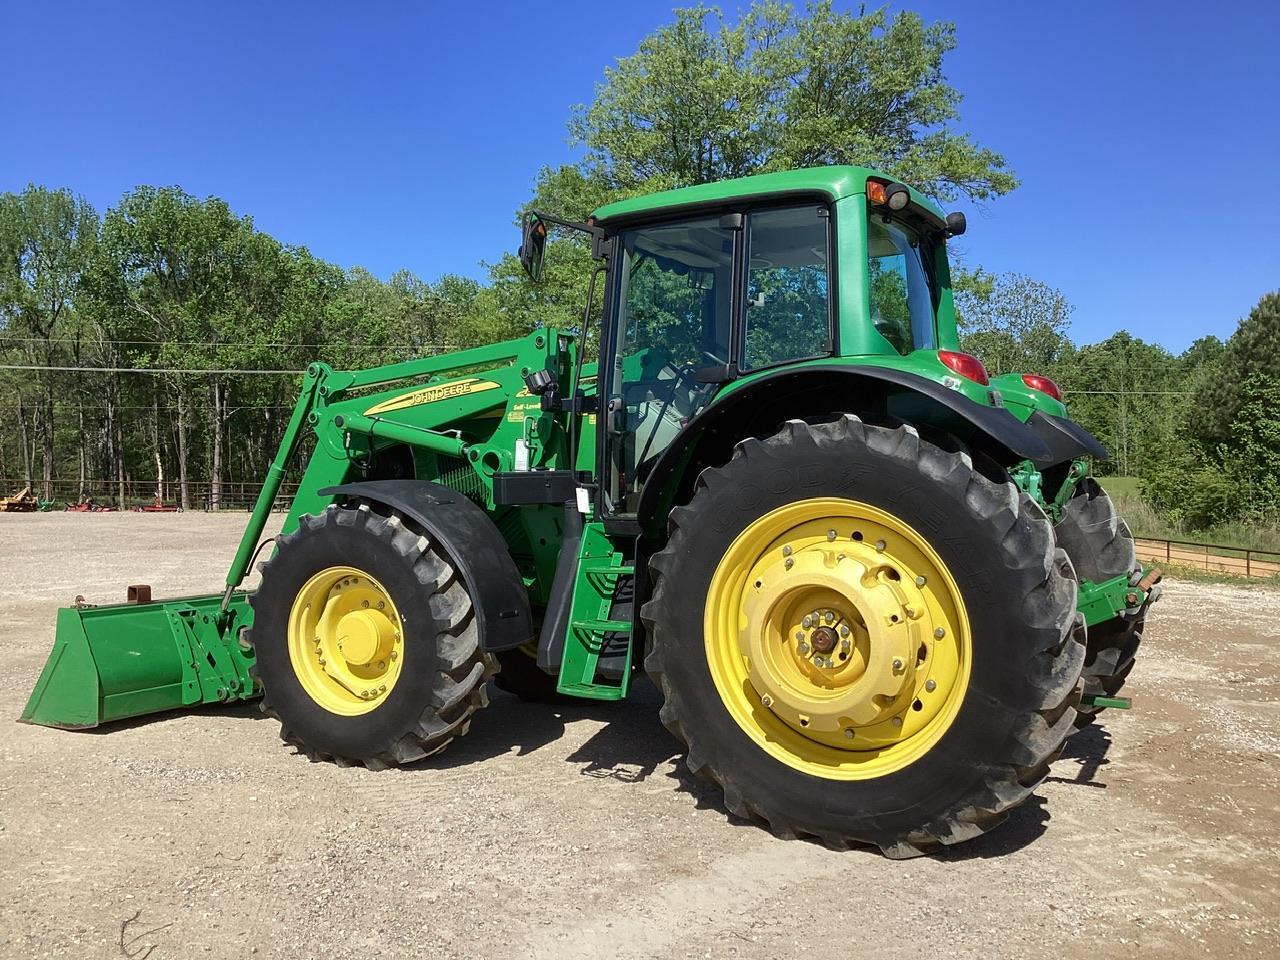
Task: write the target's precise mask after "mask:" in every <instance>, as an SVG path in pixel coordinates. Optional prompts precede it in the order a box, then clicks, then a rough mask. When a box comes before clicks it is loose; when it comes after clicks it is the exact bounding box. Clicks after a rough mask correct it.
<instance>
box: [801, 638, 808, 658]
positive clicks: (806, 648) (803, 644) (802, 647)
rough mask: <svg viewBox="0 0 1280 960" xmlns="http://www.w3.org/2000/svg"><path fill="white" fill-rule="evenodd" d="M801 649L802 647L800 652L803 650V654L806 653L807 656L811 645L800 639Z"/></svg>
mask: <svg viewBox="0 0 1280 960" xmlns="http://www.w3.org/2000/svg"><path fill="white" fill-rule="evenodd" d="M799 649H800V652H801V653H802V654H804V655H805V656H808V655H809V645H808V644H807V643H805V642H804V641H803V640H801V641H800V648H799Z"/></svg>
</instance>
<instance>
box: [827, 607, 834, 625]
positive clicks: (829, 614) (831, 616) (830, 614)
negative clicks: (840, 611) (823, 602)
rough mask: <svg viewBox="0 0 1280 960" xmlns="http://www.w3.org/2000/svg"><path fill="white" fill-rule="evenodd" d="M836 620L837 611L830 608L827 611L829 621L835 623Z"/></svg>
mask: <svg viewBox="0 0 1280 960" xmlns="http://www.w3.org/2000/svg"><path fill="white" fill-rule="evenodd" d="M835 622H836V614H835V611H834V610H828V611H827V623H835Z"/></svg>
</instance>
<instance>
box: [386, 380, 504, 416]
mask: <svg viewBox="0 0 1280 960" xmlns="http://www.w3.org/2000/svg"><path fill="white" fill-rule="evenodd" d="M499 386H501V384H498V383H494V382H493V381H492V380H480V379H477V378H476V377H468V378H467V379H465V380H454V381H453V382H452V383H441V384H437V385H436V386H434V387H423V388H422V389H421V390H414V391H413V392H412V393H404V394H401V395H400V396H398V397H393V398H392V399H390V400H384V401H383V402H382V403H379V404H377V405H376V406H372V407H370V408H369V409H368V410H366V411H365V412H364V415H365V416H366V417H372V416H373V415H374V414H375V413H386V412H388V411H389V410H403V409H404V408H405V407H420V406H422V404H424V403H435V402H436V401H437V400H452V399H454V398H455V397H467V396H470V395H471V394H473V393H484V391H486V390H496V389H497V388H498V387H499Z"/></svg>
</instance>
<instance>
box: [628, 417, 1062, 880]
mask: <svg viewBox="0 0 1280 960" xmlns="http://www.w3.org/2000/svg"><path fill="white" fill-rule="evenodd" d="M669 532H670V539H669V541H668V543H667V544H666V546H665V548H664V549H663V550H662V551H661V552H659V553H658V554H656V555H655V556H654V557H653V559H652V562H651V570H652V574H653V585H654V589H653V594H652V598H651V599H650V600H649V602H648V603H647V604H645V606H644V608H643V610H642V617H643V620H644V622H645V626H646V628H647V630H648V636H649V638H650V646H649V652H648V656H647V658H646V664H645V666H646V668H647V670H648V671H649V674H650V676H651V677H652V678H653V680H654V682H655V683H656V684H657V686H658V688H659V689H660V690H661V691H662V693H663V695H664V698H665V703H664V705H663V707H662V712H661V717H662V720H663V722H664V723H665V724H666V725H667V727H668V728H669V729H670V730H671V731H672V732H673V733H674V734H675V735H676V736H677V737H679V738H680V739H681V740H683V741H684V742H685V744H687V746H688V757H687V761H686V762H687V764H688V766H689V768H690V769H691V770H692V771H693V772H694V773H696V774H699V775H700V776H702V777H704V778H706V779H708V780H710V781H712V782H714V783H716V784H718V785H719V786H720V787H721V788H722V789H723V790H724V799H725V805H726V806H727V807H728V809H729V810H730V811H731V812H732V813H734V814H737V815H738V816H741V817H744V818H747V819H752V820H756V821H763V822H765V823H767V824H768V825H769V826H770V827H771V829H772V830H773V831H774V832H775V833H777V834H778V835H780V836H784V837H793V836H797V835H807V836H813V837H817V838H819V839H821V840H822V841H823V842H825V843H827V844H828V845H831V846H834V847H844V846H847V845H848V844H850V843H866V844H875V845H878V846H879V847H880V848H881V849H882V850H883V851H884V852H885V853H886V854H888V855H889V856H891V857H909V856H915V855H918V854H922V853H928V852H930V851H933V850H937V849H939V848H941V847H942V846H943V845H945V844H951V843H957V842H959V841H962V840H967V839H969V838H971V837H975V836H977V835H979V834H981V833H983V832H985V831H986V830H989V829H990V828H992V827H993V826H995V825H996V824H998V823H1000V822H1001V821H1002V820H1003V819H1004V818H1005V816H1006V814H1007V812H1008V811H1009V810H1010V809H1011V808H1013V807H1015V806H1016V805H1017V804H1019V803H1021V802H1022V801H1023V800H1025V799H1026V798H1027V796H1028V795H1029V794H1030V793H1031V791H1032V790H1033V789H1035V787H1036V785H1037V784H1039V782H1040V781H1041V780H1042V779H1043V778H1044V776H1045V775H1046V774H1047V772H1048V767H1049V763H1050V762H1051V761H1052V760H1053V759H1054V758H1056V757H1057V755H1058V754H1059V752H1060V751H1061V749H1062V745H1063V743H1064V742H1065V740H1066V738H1067V737H1068V735H1069V734H1070V733H1071V731H1072V729H1073V724H1074V721H1075V717H1076V711H1075V707H1076V704H1077V702H1078V701H1079V696H1080V688H1079V678H1080V668H1081V665H1082V663H1083V662H1084V641H1083V635H1082V634H1083V631H1082V630H1080V628H1079V621H1078V618H1077V615H1076V610H1075V600H1076V582H1075V579H1074V574H1073V572H1072V571H1071V566H1070V562H1069V561H1068V560H1067V559H1066V555H1065V554H1064V553H1063V552H1062V551H1060V550H1056V549H1055V546H1054V540H1053V529H1052V526H1051V525H1050V523H1049V521H1048V520H1047V519H1046V518H1045V515H1044V513H1043V511H1042V510H1041V509H1040V508H1039V507H1038V506H1037V505H1036V504H1035V503H1034V502H1033V501H1032V500H1031V499H1030V498H1028V497H1027V496H1025V495H1023V494H1021V493H1020V492H1019V491H1018V489H1017V488H1016V487H1015V486H1014V485H1013V484H1011V483H1005V484H1000V483H994V482H992V481H990V480H988V479H986V478H985V477H983V476H982V475H981V474H979V473H978V472H976V471H975V470H974V468H973V465H972V463H971V461H970V460H969V458H968V457H967V456H966V455H964V454H961V453H948V452H944V451H943V450H942V449H940V448H938V447H936V446H934V445H932V444H930V443H927V442H924V441H922V440H921V439H920V437H919V435H918V434H917V432H916V431H915V430H914V429H913V428H912V427H910V426H905V427H900V428H898V429H886V428H881V427H873V426H864V425H863V423H862V422H861V421H860V420H858V419H857V418H856V417H852V416H844V417H843V418H841V419H840V420H838V421H836V422H833V423H824V424H818V425H810V424H808V423H803V422H800V421H792V422H790V423H789V424H788V425H787V426H786V427H785V428H784V429H783V430H782V431H781V432H779V433H778V434H776V435H774V436H773V437H770V438H768V439H766V440H745V441H743V442H742V443H740V444H739V445H738V446H737V448H736V450H735V452H734V455H733V457H732V459H731V460H730V461H729V462H728V463H726V464H725V465H723V466H721V467H718V468H712V469H708V470H706V471H704V472H703V473H702V475H701V476H700V477H699V479H698V482H697V485H696V489H695V491H694V495H693V497H692V499H691V500H690V501H689V503H688V504H687V505H685V506H682V507H678V508H676V509H675V510H673V511H672V514H671V517H670V524H669Z"/></svg>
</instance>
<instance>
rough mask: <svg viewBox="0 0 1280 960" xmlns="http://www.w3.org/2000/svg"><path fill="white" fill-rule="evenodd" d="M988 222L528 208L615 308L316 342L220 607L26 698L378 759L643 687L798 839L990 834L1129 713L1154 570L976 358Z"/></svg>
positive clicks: (1034, 410) (688, 738) (741, 192)
mask: <svg viewBox="0 0 1280 960" xmlns="http://www.w3.org/2000/svg"><path fill="white" fill-rule="evenodd" d="M964 229H965V222H964V217H963V216H962V215H959V214H954V213H953V214H951V215H949V216H944V215H943V214H942V212H941V211H940V210H938V209H937V208H936V207H935V206H934V205H933V204H932V203H931V202H930V201H929V200H927V199H926V198H925V197H923V196H922V195H920V194H919V193H917V192H916V191H915V190H913V189H911V188H909V187H907V186H905V185H903V184H900V183H896V182H894V181H893V180H892V179H891V178H889V177H886V176H884V175H882V174H879V173H877V172H875V171H872V170H867V169H863V168H858V167H830V168H821V169H812V170H799V171H792V172H787V173H777V174H767V175H762V176H757V177H749V178H745V179H742V180H734V181H727V182H724V183H718V184H710V185H703V186H696V187H690V188H686V189H681V190H675V191H671V192H667V193H661V194H656V195H652V196H648V197H642V198H638V199H632V200H627V201H623V202H620V203H615V204H611V205H609V206H606V207H604V208H602V209H601V210H598V211H597V212H596V213H595V215H594V216H593V217H592V218H591V219H589V220H587V221H585V222H570V221H565V220H560V219H557V218H552V217H547V216H540V215H537V214H530V215H529V216H527V217H526V218H525V220H524V224H523V236H522V245H521V250H520V255H521V260H522V262H523V263H524V265H525V268H526V270H527V271H528V272H529V274H530V276H531V277H532V278H533V279H534V280H537V279H538V278H539V276H540V274H541V265H542V257H543V254H544V251H545V249H546V246H547V241H548V237H549V236H550V234H551V233H552V231H556V230H559V231H563V232H567V233H570V234H576V235H578V236H579V237H581V238H583V239H584V240H585V242H587V243H589V244H590V249H591V254H592V256H593V258H594V260H595V264H596V266H595V268H594V271H593V274H592V277H591V288H592V290H593V291H594V290H596V289H598V288H599V289H603V291H604V310H603V316H602V317H601V318H600V319H599V321H596V320H595V319H594V318H593V316H592V308H591V304H592V302H593V298H592V297H591V296H590V295H589V296H588V298H587V305H586V307H585V309H584V315H583V323H582V328H581V329H580V330H557V329H550V328H542V329H537V330H534V331H532V332H531V333H529V334H528V335H527V336H525V337H523V338H521V339H517V340H513V341H510V342H505V343H499V344H494V345H492V346H487V347H481V348H477V349H472V350H466V351H462V352H459V353H454V354H449V355H445V356H437V357H432V358H428V359H415V360H410V361H407V362H404V363H398V364H393V365H390V366H385V367H379V368H376V369H371V370H357V371H338V370H334V369H332V368H330V367H329V366H327V365H325V364H322V363H315V364H312V365H311V366H310V367H309V368H308V370H307V371H306V375H305V377H304V378H303V382H302V389H301V394H300V396H299V398H298V401H297V404H296V406H295V407H294V409H293V413H292V416H291V417H290V419H289V422H288V425H287V427H286V429H285V432H284V438H283V441H282V443H281V445H280V448H279V450H278V452H277V454H276V456H275V459H274V461H273V462H272V464H271V467H270V469H269V471H268V473H267V476H266V478H265V481H264V484H263V487H262V490H261V493H260V495H259V497H258V500H257V503H256V505H255V507H254V509H253V511H252V514H251V517H250V521H249V524H248V527H247V529H246V531H245V534H244V537H243V539H242V540H241V542H240V546H239V549H238V551H237V553H236V556H235V558H234V560H233V562H232V564H231V567H230V570H229V571H228V573H227V576H226V581H225V588H224V590H223V592H222V593H221V594H220V595H219V594H215V595H210V596H204V597H197V598H190V599H177V600H164V601H158V602H147V601H148V600H149V598H148V597H147V596H145V595H144V594H142V593H141V592H138V591H135V595H134V597H133V599H134V600H135V601H137V602H135V603H132V604H124V605H116V606H102V607H93V606H86V605H77V606H75V607H71V608H67V609H64V610H61V611H60V612H59V615H58V629H57V636H56V640H55V644H54V649H53V652H52V654H51V656H50V659H49V662H48V664H47V665H46V667H45V670H44V672H43V673H42V675H41V677H40V679H39V681H38V683H37V685H36V687H35V690H34V691H33V693H32V695H31V699H30V702H29V703H28V705H27V708H26V710H25V712H24V714H23V719H24V720H27V721H30V722H35V723H43V724H48V725H51V726H61V727H92V726H95V725H97V724H100V723H103V722H106V721H109V720H113V719H119V718H122V717H130V716H137V715H140V714H143V713H147V712H151V711H158V710H166V709H173V708H177V707H182V706H194V705H200V704H208V703H218V702H231V701H237V700H244V699H248V698H252V697H257V696H261V697H262V701H261V703H262V709H263V710H264V711H265V712H267V713H268V714H270V715H272V716H274V717H276V718H278V719H279V720H280V722H281V736H282V738H283V739H284V740H285V741H287V742H288V743H290V744H292V745H293V746H295V747H296V748H297V749H298V750H299V751H300V752H301V753H303V754H305V755H306V756H308V757H310V758H312V759H314V760H333V761H336V762H338V763H339V764H343V765H346V764H352V763H358V764H364V765H366V766H368V767H371V768H382V767H387V766H392V765H396V764H404V763H409V762H412V761H415V760H418V759H420V758H422V757H425V756H429V755H432V754H434V753H436V752H438V751H440V750H442V749H444V748H445V747H446V746H447V745H448V744H449V743H450V741H452V740H453V739H454V738H455V737H458V736H461V735H463V734H465V733H466V732H467V729H468V727H469V724H470V722H471V719H472V717H473V715H474V713H475V711H477V710H478V709H481V708H482V707H484V706H485V705H486V704H487V702H488V699H487V692H486V680H487V679H488V678H489V677H490V676H494V675H495V674H496V677H495V682H496V683H497V685H498V686H499V687H502V688H504V689H507V690H509V691H511V692H513V693H516V694H518V695H520V696H522V697H526V698H531V699H538V698H552V697H566V696H572V697H583V698H589V699H597V700H618V699H621V698H623V697H625V696H626V695H627V693H628V690H629V688H630V685H631V683H632V681H633V678H634V677H635V676H636V675H637V674H638V673H640V672H642V671H643V672H645V673H647V674H648V676H649V677H650V678H651V679H652V680H653V682H654V683H655V684H656V686H657V687H658V689H659V691H660V692H661V695H662V698H663V701H664V703H663V707H662V710H661V719H662V721H663V722H664V723H665V724H666V725H667V727H668V728H670V729H671V730H672V731H673V732H674V733H675V734H676V736H678V737H679V738H680V739H681V740H682V741H683V742H684V743H685V744H686V745H687V748H688V754H687V761H686V762H687V764H688V766H689V767H690V769H691V770H693V771H694V772H695V773H697V774H699V775H701V776H703V777H705V778H706V779H708V780H710V781H712V782H713V783H715V784H717V785H719V786H720V788H721V789H722V790H723V794H724V802H725V805H726V807H727V808H728V809H729V810H730V811H732V812H733V813H735V814H737V815H740V816H742V817H746V818H749V819H753V820H756V821H758V822H761V823H764V824H767V825H768V826H769V827H771V828H772V829H773V830H774V831H775V832H777V833H778V834H779V835H782V836H796V835H806V836H815V837H818V838H820V839H822V840H823V841H824V842H826V843H828V844H831V845H833V846H844V845H847V844H850V843H869V844H875V845H878V846H879V847H880V848H881V849H882V850H884V851H885V852H886V853H888V854H890V855H892V856H910V855H915V854H919V853H924V852H929V851H932V850H936V849H939V848H941V847H942V846H944V845H946V844H951V843H955V842H958V841H962V840H965V839H968V838H971V837H974V836H977V835H979V834H981V833H983V832H985V831H986V830H988V829H990V828H991V827H993V826H994V825H996V824H998V823H999V822H1000V821H1001V820H1003V819H1004V817H1005V816H1006V814H1007V812H1008V811H1009V810H1010V809H1012V808H1013V807H1015V806H1016V805H1017V804H1019V803H1020V802H1022V801H1023V800H1024V799H1025V798H1026V797H1027V796H1028V795H1029V794H1030V793H1031V791H1032V790H1033V789H1034V788H1035V787H1036V786H1037V785H1038V784H1039V782H1040V781H1041V780H1042V779H1043V778H1044V776H1045V775H1046V773H1047V772H1048V768H1049V764H1050V763H1051V762H1052V761H1053V759H1054V758H1055V757H1057V756H1058V754H1059V752H1060V751H1061V749H1062V747H1063V744H1064V743H1065V741H1066V740H1067V738H1068V737H1069V736H1070V735H1071V733H1072V732H1073V730H1075V729H1077V728H1078V727H1079V726H1081V725H1083V724H1084V723H1087V722H1089V721H1091V720H1092V719H1093V718H1094V717H1095V716H1096V713H1097V711H1098V710H1099V709H1101V708H1102V707H1105V706H1109V705H1112V706H1119V705H1123V702H1122V701H1121V700H1120V699H1119V698H1117V697H1116V694H1117V693H1118V691H1119V688H1120V685H1121V684H1122V683H1123V681H1124V678H1125V676H1126V675H1127V674H1128V671H1129V670H1130V668H1131V667H1132V663H1133V657H1134V654H1135V652H1136V648H1137V645H1138V642H1139V640H1140V637H1141V631H1142V626H1143V623H1144V620H1145V616H1146V612H1147V609H1148V606H1149V604H1150V603H1151V602H1152V601H1153V600H1154V599H1156V597H1157V595H1158V591H1159V588H1158V586H1157V585H1156V583H1155V581H1156V579H1157V578H1158V575H1157V574H1154V573H1148V572H1146V571H1143V570H1142V569H1141V568H1140V567H1139V566H1138V565H1137V563H1136V560H1135V557H1134V549H1133V540H1132V537H1131V536H1130V534H1129V531H1128V528H1127V527H1126V526H1125V525H1124V523H1123V521H1121V520H1120V519H1119V518H1118V517H1117V516H1116V514H1115V511H1114V509H1113V508H1112V506H1111V502H1110V500H1109V499H1108V498H1107V496H1106V494H1105V493H1103V492H1102V490H1101V488H1100V487H1099V486H1098V485H1097V484H1096V483H1095V482H1094V481H1093V479H1092V478H1091V477H1090V476H1089V461H1090V459H1091V458H1099V457H1105V455H1106V452H1105V450H1103V448H1102V447H1101V446H1100V445H1099V444H1098V442H1097V441H1096V440H1095V439H1094V438H1093V437H1092V436H1090V435H1089V434H1088V433H1087V432H1086V431H1084V430H1083V429H1082V428H1081V427H1079V426H1078V425H1077V424H1075V423H1073V422H1072V421H1071V420H1069V419H1068V418H1067V416H1066V408H1065V407H1064V406H1063V404H1062V402H1061V398H1060V397H1059V396H1058V392H1057V388H1056V387H1055V386H1054V385H1053V384H1052V382H1051V381H1048V380H1047V379H1045V378H1043V377H1038V376H1035V375H1033V374H1028V375H1026V376H1020V375H1013V376H1005V377H1001V378H997V379H996V380H995V381H991V380H990V379H989V378H988V376H987V373H986V371H985V369H984V368H983V366H982V364H981V362H980V361H979V360H978V359H977V358H975V357H972V356H969V355H967V354H965V353H963V352H961V351H960V349H959V343H958V339H957V333H956V323H955V316H954V311H953V307H952V296H951V289H950V279H949V274H948V265H947V254H946V241H947V238H949V237H952V236H956V235H958V234H960V233H963V232H964ZM593 330H595V331H598V332H599V335H598V337H597V338H595V339H594V340H593V342H592V343H591V346H590V347H584V342H585V338H586V336H587V335H588V333H590V332H591V331H593ZM596 358H598V362H597V361H596ZM304 439H305V440H307V441H309V442H310V454H309V457H308V458H307V459H306V465H305V470H304V471H303V473H302V476H301V482H300V485H299V488H298V491H297V493H296V495H295V496H294V497H293V500H292V503H291V507H290V510H289V515H288V517H287V519H286V520H285V522H284V526H283V532H282V533H281V535H280V536H279V537H277V538H276V539H275V542H274V545H273V546H272V547H271V554H270V555H269V558H268V559H267V560H266V562H265V563H263V564H262V580H261V583H260V585H259V586H258V588H257V590H256V591H255V592H253V593H246V592H245V591H243V590H241V589H239V588H240V586H241V584H242V583H243V581H244V579H245V576H246V575H247V573H248V572H249V570H250V568H251V566H252V564H253V560H254V557H255V556H256V554H257V552H258V551H259V550H261V549H262V548H263V547H265V546H267V543H264V542H262V533H263V529H264V524H265V522H266V519H267V514H268V513H269V511H270V509H271V507H272V505H273V503H274V501H275V499H276V496H277V494H278V492H279V489H280V485H281V481H282V479H283V478H284V476H285V473H286V471H287V470H289V469H290V467H291V465H292V464H295V463H296V462H297V461H299V460H300V459H301V457H300V456H299V450H300V448H301V447H302V446H303V442H304ZM423 775H429V774H425V773H424V774H423Z"/></svg>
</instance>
